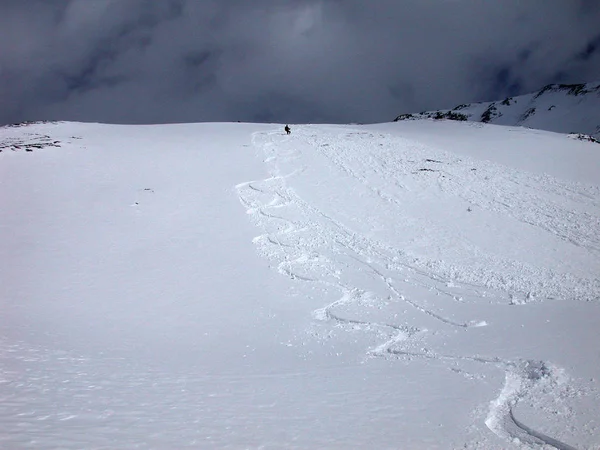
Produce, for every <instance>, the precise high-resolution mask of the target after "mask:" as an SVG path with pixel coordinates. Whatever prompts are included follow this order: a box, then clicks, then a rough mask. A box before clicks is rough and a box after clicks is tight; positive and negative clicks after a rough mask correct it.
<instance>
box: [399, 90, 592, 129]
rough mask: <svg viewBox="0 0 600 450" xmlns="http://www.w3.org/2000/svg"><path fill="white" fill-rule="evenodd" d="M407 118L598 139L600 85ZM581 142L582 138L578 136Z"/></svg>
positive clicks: (469, 105) (528, 95)
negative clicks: (478, 123)
mask: <svg viewBox="0 0 600 450" xmlns="http://www.w3.org/2000/svg"><path fill="white" fill-rule="evenodd" d="M407 119H450V120H459V121H471V122H483V123H493V124H496V125H511V126H523V127H529V128H537V129H540V130H547V131H554V132H557V133H571V134H574V135H577V136H580V135H584V136H583V138H585V135H587V136H588V137H591V138H592V139H593V140H594V141H595V140H596V139H597V138H599V137H600V82H592V83H587V84H549V85H547V86H545V87H543V88H542V89H540V90H539V91H537V92H533V93H531V94H526V95H520V96H517V97H507V98H505V99H504V100H499V101H495V102H481V103H469V104H463V105H458V106H456V107H454V108H452V109H441V110H438V111H428V112H422V113H419V114H402V115H400V116H398V117H396V119H395V121H399V120H407ZM578 138H579V139H581V138H582V137H578Z"/></svg>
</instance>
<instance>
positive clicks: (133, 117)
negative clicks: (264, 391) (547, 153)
mask: <svg viewBox="0 0 600 450" xmlns="http://www.w3.org/2000/svg"><path fill="white" fill-rule="evenodd" d="M599 23H600V5H599V4H598V2H597V1H596V0H579V1H576V0H557V1H552V2H549V1H547V0H528V1H527V2H522V1H520V0H503V1H501V2H488V1H483V0H481V1H477V0H425V1H413V0H406V1H398V0H376V1H373V2H365V1H362V0H321V1H317V0H256V1H252V2H248V1H243V0H225V1H224V0H220V1H219V0H202V1H198V0H154V1H150V0H29V1H27V2H23V1H21V0H3V1H2V3H0V102H1V103H0V104H1V105H2V107H1V108H0V123H12V122H18V121H23V120H43V119H49V120H81V121H101V122H113V123H161V122H192V121H236V120H241V121H263V122H270V121H274V122H291V123H297V122H377V121H387V120H391V119H393V118H394V117H395V116H396V115H398V114H400V113H404V112H418V111H422V110H428V109H437V108H443V107H452V106H454V105H455V104H457V103H462V102H470V101H482V100H492V99H498V98H503V97H505V96H507V95H516V94H519V93H525V92H528V91H533V90H536V89H539V88H540V87H541V86H543V85H545V84H547V83H553V82H561V83H575V82H586V81H595V80H600V28H599V27H598V24H599Z"/></svg>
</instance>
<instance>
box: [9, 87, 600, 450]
mask: <svg viewBox="0 0 600 450" xmlns="http://www.w3.org/2000/svg"><path fill="white" fill-rule="evenodd" d="M540 98H541V97H540ZM0 150H1V151H0V311H1V312H0V447H1V448H5V449H21V448H28V449H57V448H60V449H79V448H89V449H101V448H103V449H104V448H105V449H181V448H190V449H214V448H218V449H228V448H230V449H241V448H244V449H246V448H253V449H254V448H256V449H258V448H264V449H284V448H286V449H288V448H289V449H301V448H302V449H316V448H319V449H321V448H324V449H325V448H326V449H348V448H373V449H392V448H394V449H433V448H439V449H453V448H456V449H458V448H461V449H472V450H474V449H480V450H481V449H484V450H485V449H510V448H514V449H524V448H528V449H540V450H541V449H549V448H556V449H561V450H564V449H571V448H578V449H586V448H587V449H596V448H598V446H599V445H600V353H599V352H598V330H600V278H599V276H598V275H599V274H600V178H599V173H600V151H598V145H597V144H594V143H590V142H583V141H578V140H575V139H570V138H569V137H568V136H566V135H563V134H557V133H551V132H546V131H539V130H530V129H527V128H521V127H501V126H495V125H486V124H481V123H473V122H454V121H429V120H422V121H403V122H397V123H388V124H379V125H368V126H350V125H302V126H301V125H293V126H292V134H291V135H290V136H287V135H286V134H285V133H284V131H283V125H273V124H237V123H235V124H227V123H224V124H223V123H222V124H181V125H156V126H116V125H101V124H82V123H46V124H30V125H26V126H21V127H6V128H0Z"/></svg>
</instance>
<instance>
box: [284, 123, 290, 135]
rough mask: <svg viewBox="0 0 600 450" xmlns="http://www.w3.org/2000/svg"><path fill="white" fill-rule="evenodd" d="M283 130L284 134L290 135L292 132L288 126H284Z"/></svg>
mask: <svg viewBox="0 0 600 450" xmlns="http://www.w3.org/2000/svg"><path fill="white" fill-rule="evenodd" d="M284 130H285V132H286V133H287V134H290V133H291V132H292V130H291V129H290V126H289V125H286V126H285V128H284Z"/></svg>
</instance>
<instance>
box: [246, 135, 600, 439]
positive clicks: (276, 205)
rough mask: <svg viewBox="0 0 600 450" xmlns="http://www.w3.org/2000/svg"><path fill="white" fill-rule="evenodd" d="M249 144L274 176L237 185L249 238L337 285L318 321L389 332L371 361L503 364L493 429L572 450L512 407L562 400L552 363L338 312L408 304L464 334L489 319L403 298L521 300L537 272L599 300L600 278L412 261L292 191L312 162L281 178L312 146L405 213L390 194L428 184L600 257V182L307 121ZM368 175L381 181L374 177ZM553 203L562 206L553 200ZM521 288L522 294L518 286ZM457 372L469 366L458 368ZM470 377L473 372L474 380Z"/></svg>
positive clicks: (564, 384) (281, 268)
mask: <svg viewBox="0 0 600 450" xmlns="http://www.w3.org/2000/svg"><path fill="white" fill-rule="evenodd" d="M320 131H321V130H320ZM296 143H297V144H296ZM252 144H253V146H254V147H255V148H256V149H257V150H258V151H260V152H261V153H262V155H261V156H262V157H263V158H264V162H265V164H266V165H267V166H268V168H269V175H270V176H269V177H267V178H265V179H261V180H252V181H248V182H244V183H240V184H238V185H237V186H236V191H237V194H238V195H239V199H240V201H241V203H242V205H243V206H244V207H245V208H246V211H247V213H248V215H249V216H250V218H251V219H252V220H253V222H254V223H255V224H256V225H257V227H259V228H260V229H262V230H263V233H262V234H261V235H259V236H257V237H256V238H255V239H254V243H255V245H256V246H257V249H258V251H259V253H260V254H261V255H263V256H264V257H266V258H268V259H269V260H270V261H271V262H272V263H273V264H274V267H275V268H276V269H277V271H278V272H279V273H281V274H282V275H285V276H287V277H290V278H291V279H293V280H297V281H298V282H302V283H311V284H313V285H314V286H316V287H320V288H321V289H322V290H323V291H331V290H333V291H334V292H339V298H338V299H337V300H335V301H333V302H331V303H329V304H327V305H325V306H323V307H321V308H318V309H316V310H315V311H314V312H313V316H314V318H315V319H316V320H318V321H320V322H323V323H327V322H329V323H333V324H335V325H337V326H341V327H348V328H353V329H356V328H358V329H360V330H363V331H365V332H376V333H378V336H380V335H381V333H383V334H385V335H386V336H387V338H386V340H385V341H384V342H382V343H381V344H379V345H376V346H374V347H373V348H371V349H369V350H368V351H367V355H368V356H370V357H383V358H387V359H395V358H402V359H412V358H419V359H434V360H438V361H447V362H448V363H449V364H450V363H452V365H453V366H455V364H457V363H461V362H462V363H466V362H471V363H473V362H474V363H477V364H481V365H488V366H489V365H492V366H493V367H496V368H498V369H499V370H502V371H503V372H504V373H505V383H504V386H503V387H502V389H501V391H500V394H499V395H498V397H497V398H496V399H494V400H493V401H491V402H490V405H489V409H488V413H487V417H486V418H485V424H486V426H487V427H488V428H489V429H490V430H491V431H492V432H493V433H495V434H496V435H497V436H498V437H500V438H502V439H504V440H506V441H507V442H509V443H512V444H515V445H520V446H525V447H529V448H548V446H549V447H553V448H556V449H558V450H572V449H573V447H571V446H569V445H567V444H565V443H562V442H560V441H558V440H556V439H554V438H552V437H550V436H546V435H544V434H543V433H541V432H538V431H536V430H534V429H532V428H530V427H529V426H527V425H526V424H523V423H521V422H520V421H519V420H517V419H516V418H515V415H514V409H515V407H516V406H517V404H518V403H519V402H521V401H526V400H532V399H536V398H538V397H542V398H548V399H555V400H556V399H560V398H562V397H564V396H565V395H566V394H565V392H566V391H568V390H569V383H568V377H567V376H566V375H565V374H564V372H563V371H562V369H560V368H559V367H556V366H554V365H552V364H551V363H548V362H545V361H534V360H504V359H501V358H496V357H483V356H479V355H445V354H438V353H436V352H434V351H431V350H428V349H427V348H421V349H419V350H418V351H414V350H413V349H414V348H415V344H416V343H418V341H419V340H420V338H421V337H422V336H424V335H426V334H427V333H428V332H429V330H428V329H427V328H424V327H417V326H414V325H411V324H409V323H388V322H381V321H370V320H367V319H363V318H362V317H361V318H359V319H357V318H354V317H349V316H346V315H345V314H344V312H343V311H344V309H345V308H347V307H353V308H360V307H361V306H364V307H367V306H368V303H369V302H371V303H372V302H375V303H377V302H379V303H381V304H385V303H386V302H388V301H393V302H398V303H402V302H403V303H404V304H405V305H407V306H408V307H410V308H412V309H414V310H416V311H418V312H420V313H422V314H423V315H426V316H428V317H429V318H430V319H432V320H433V321H434V323H436V324H438V326H439V327H450V328H462V329H465V330H467V331H468V329H470V328H472V327H480V326H486V325H487V322H486V321H485V320H484V318H471V319H470V320H468V321H457V320H455V319H453V318H451V317H447V316H445V315H444V314H442V313H441V312H440V311H437V310H436V309H435V308H434V307H433V305H429V304H427V303H426V302H422V301H421V300H420V299H419V298H413V297H412V296H411V295H408V294H406V293H404V290H405V288H407V287H413V288H414V287H417V288H420V289H424V290H429V291H433V292H436V293H437V294H438V295H443V296H449V297H451V298H452V299H454V300H462V297H474V298H481V297H483V296H489V295H490V293H491V296H490V297H489V298H488V300H490V301H497V302H506V300H507V298H508V299H511V302H512V301H513V300H514V298H515V296H518V295H520V296H522V297H524V298H525V299H527V298H528V297H529V294H528V292H529V290H533V288H531V287H529V286H527V282H526V280H527V277H530V276H532V275H537V276H538V278H539V277H540V276H541V277H542V278H544V277H546V278H557V280H556V283H555V284H549V285H545V286H541V287H540V286H538V291H539V292H541V293H542V294H545V296H546V297H547V298H548V297H555V298H561V297H562V296H563V295H564V294H565V291H564V290H563V289H561V286H562V284H563V283H566V285H567V287H566V288H565V289H566V290H567V291H570V290H571V289H570V286H572V285H573V283H575V284H577V286H579V293H580V296H581V297H582V298H583V299H585V300H593V299H595V298H593V295H594V294H593V293H595V292H598V286H597V280H596V284H594V283H593V282H590V281H589V280H580V279H573V280H565V279H562V278H560V277H559V276H557V275H556V274H547V273H543V274H541V275H540V274H539V273H537V272H536V271H535V269H532V268H528V267H524V266H523V265H519V264H516V263H515V264H513V266H511V265H510V264H508V266H509V269H514V270H513V271H514V278H511V277H508V281H507V279H506V277H504V278H502V277H501V278H502V279H498V280H496V279H493V278H492V277H491V276H490V274H489V273H477V271H471V275H470V276H465V274H466V273H467V271H466V270H463V269H462V268H460V267H454V266H448V265H445V264H444V262H443V261H442V262H436V261H424V260H422V259H419V258H414V257H412V256H410V255H408V254H406V253H405V252H403V251H402V250H400V249H397V248H394V247H392V246H390V245H387V244H386V243H383V242H379V241H377V240H375V239H372V238H370V237H368V236H365V235H363V234H360V233H358V232H355V231H353V230H351V229H350V228H348V227H347V226H346V225H344V224H342V223H341V222H339V221H337V220H335V219H334V218H333V217H331V216H330V215H328V214H327V213H326V212H324V211H322V210H321V209H319V208H318V207H317V206H315V205H313V204H310V203H308V202H306V201H305V200H304V199H302V198H301V197H300V196H299V195H297V194H296V191H295V190H294V189H293V187H292V186H293V180H294V178H295V177H297V176H300V175H301V174H302V173H303V172H304V171H305V170H306V169H307V168H306V167H304V166H300V167H297V168H296V169H294V170H291V171H289V172H288V173H281V165H282V163H285V164H287V165H289V164H290V163H292V162H296V161H298V160H301V151H300V150H298V148H299V147H300V145H299V144H303V145H305V146H306V144H308V146H309V147H310V148H311V151H315V152H317V154H318V155H319V156H321V157H322V158H323V159H324V161H328V164H329V165H330V166H331V167H332V168H333V169H335V170H337V171H338V172H339V173H341V174H342V175H344V174H345V176H348V177H350V178H352V179H354V180H355V181H356V182H358V183H359V185H362V186H363V187H364V188H365V189H366V190H367V191H369V192H371V193H373V194H375V195H376V196H377V197H378V198H379V199H381V201H382V202H384V203H385V204H386V205H387V206H386V207H397V208H402V202H401V200H400V199H399V198H397V197H396V196H395V194H394V192H395V190H399V191H411V190H415V189H416V190H427V189H429V188H430V186H431V185H434V186H435V188H436V189H437V192H438V193H441V195H446V196H453V197H458V198H460V199H462V200H464V201H465V202H466V203H468V204H469V205H474V206H477V207H478V208H482V209H486V210H490V211H494V212H500V213H502V214H503V215H507V216H509V217H511V218H514V219H516V220H517V221H520V222H523V223H525V224H528V225H531V226H534V227H539V228H541V229H543V230H545V231H546V232H548V233H552V234H553V235H555V236H557V237H558V238H559V239H561V240H564V241H567V242H569V243H571V244H573V245H575V246H577V247H580V248H583V249H585V250H586V251H588V252H590V253H592V254H594V255H597V256H598V255H600V241H599V239H598V236H597V233H594V230H597V229H599V228H600V219H599V218H598V217H597V216H595V215H594V214H593V213H592V211H594V208H596V210H597V208H598V206H600V189H599V188H597V187H594V186H585V185H582V184H578V183H568V182H564V181H560V180H556V179H554V178H552V177H550V176H541V175H534V174H528V173H524V172H520V171H517V170H512V169H509V168H507V167H504V166H499V165H495V164H493V163H489V162H485V163H482V162H479V161H468V160H466V159H465V158H462V159H459V158H457V157H456V155H453V154H450V153H447V152H445V151H442V150H438V149H431V148H428V147H425V146H422V145H421V144H418V143H416V142H412V141H408V140H404V139H399V138H396V137H391V136H386V135H383V134H377V133H369V132H362V131H357V132H355V133H347V132H346V133H343V134H339V133H336V132H331V133H329V134H327V133H321V134H319V135H317V134H315V133H314V132H313V129H311V128H310V127H297V128H296V129H295V130H294V133H293V135H291V136H286V135H282V134H281V132H279V131H273V132H269V133H263V132H257V133H254V134H253V136H252ZM373 175H375V177H376V181H378V182H379V183H378V184H381V186H379V185H377V184H375V182H374V181H373V180H372V177H373ZM406 175H412V176H413V180H416V186H413V187H411V186H409V185H408V184H403V183H401V182H399V181H395V182H394V181H388V183H390V185H392V183H394V184H393V188H394V189H391V190H389V189H387V187H386V185H385V184H384V183H383V181H384V180H399V179H400V180H402V179H406ZM432 176H433V178H432ZM539 193H543V194H544V196H540V195H539ZM553 198H555V199H556V201H552V200H551V199H553ZM565 198H567V199H568V200H569V201H570V204H571V205H572V204H576V205H577V206H578V208H576V209H575V210H565V209H564V207H562V206H561V200H564V199H565ZM563 203H564V202H563ZM465 245H468V244H465ZM348 271H359V272H361V273H363V274H365V273H366V274H369V276H370V278H371V279H372V280H377V282H378V283H379V287H380V292H381V290H383V292H386V293H387V294H386V295H387V299H386V298H385V297H386V296H385V295H376V294H373V293H372V292H368V291H366V290H364V289H361V288H360V287H359V286H354V285H352V284H349V282H348V281H344V277H343V274H344V272H348ZM511 280H512V284H511ZM567 281H569V282H570V283H568V282H567ZM581 286H584V287H587V289H582V288H581ZM523 287H524V288H525V289H522V290H519V288H523ZM486 294H487V295H486ZM523 301H525V300H523ZM518 303H519V302H517V304H518ZM359 317H360V316H359ZM450 369H451V370H453V371H456V372H459V373H466V372H465V371H463V370H461V369H456V367H452V368H450ZM473 378H478V377H477V375H473Z"/></svg>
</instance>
